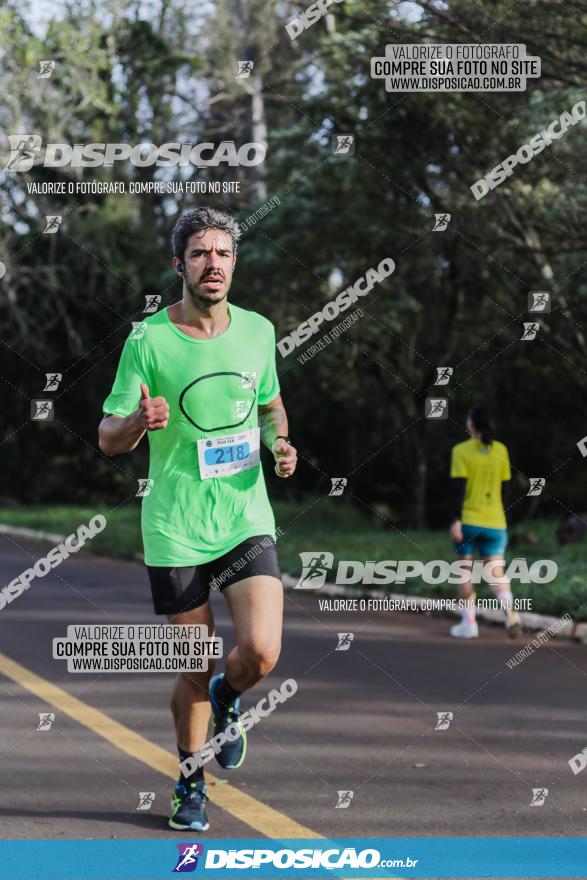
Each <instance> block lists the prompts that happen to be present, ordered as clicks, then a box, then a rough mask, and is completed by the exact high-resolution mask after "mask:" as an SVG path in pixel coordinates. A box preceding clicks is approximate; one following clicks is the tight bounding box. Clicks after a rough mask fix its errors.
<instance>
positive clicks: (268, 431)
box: [259, 406, 287, 449]
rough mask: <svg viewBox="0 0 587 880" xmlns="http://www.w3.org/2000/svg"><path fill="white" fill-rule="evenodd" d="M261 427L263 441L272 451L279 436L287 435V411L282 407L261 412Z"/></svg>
mask: <svg viewBox="0 0 587 880" xmlns="http://www.w3.org/2000/svg"><path fill="white" fill-rule="evenodd" d="M259 425H260V427H261V439H262V440H263V443H264V444H265V446H267V447H268V448H269V449H271V447H272V446H273V443H274V442H275V438H276V437H277V436H278V435H279V434H285V433H287V416H286V414H285V410H284V409H283V408H282V407H280V406H272V407H268V408H267V409H262V410H259ZM284 426H285V427H284Z"/></svg>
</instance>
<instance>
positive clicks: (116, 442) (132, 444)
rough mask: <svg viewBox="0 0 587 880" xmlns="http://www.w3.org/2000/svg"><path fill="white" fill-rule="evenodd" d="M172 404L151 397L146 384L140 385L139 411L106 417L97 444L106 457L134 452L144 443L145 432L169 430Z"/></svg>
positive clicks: (99, 429)
mask: <svg viewBox="0 0 587 880" xmlns="http://www.w3.org/2000/svg"><path fill="white" fill-rule="evenodd" d="M168 421H169V404H168V403H167V401H166V400H165V398H164V397H151V396H150V394H149V389H148V387H147V386H146V385H144V384H143V385H141V400H140V402H139V408H138V409H137V410H136V411H135V412H134V413H131V414H130V415H129V416H126V417H124V418H123V417H121V416H113V415H105V416H104V418H103V419H102V421H101V422H100V427H99V428H98V443H99V446H100V449H101V450H102V452H103V453H104V455H120V454H121V453H123V452H132V450H133V449H136V447H137V446H138V445H139V443H140V442H141V439H142V437H143V435H144V433H145V431H160V430H162V429H163V428H166V427H167V423H168Z"/></svg>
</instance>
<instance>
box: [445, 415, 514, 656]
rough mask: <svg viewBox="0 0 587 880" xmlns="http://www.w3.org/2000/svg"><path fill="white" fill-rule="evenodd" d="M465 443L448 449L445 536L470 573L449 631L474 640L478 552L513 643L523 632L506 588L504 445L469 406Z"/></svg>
mask: <svg viewBox="0 0 587 880" xmlns="http://www.w3.org/2000/svg"><path fill="white" fill-rule="evenodd" d="M467 431H468V432H469V435H470V440H465V441H464V442H463V443H457V444H456V446H453V449H452V456H451V468H450V476H451V483H452V490H453V501H454V509H453V515H454V519H453V522H452V525H451V527H450V536H451V539H452V541H453V546H454V548H455V550H456V553H457V556H458V558H459V559H461V560H470V561H471V562H470V565H468V566H464V568H465V569H466V570H468V572H469V574H468V576H467V577H466V580H464V581H462V582H461V583H460V584H459V596H460V598H461V599H463V600H468V601H467V606H466V607H465V609H464V610H463V612H462V620H461V622H460V623H457V624H456V625H455V626H453V627H452V628H451V631H450V634H451V635H452V636H455V637H457V638H465V639H472V638H476V637H477V636H478V635H479V629H478V626H477V621H476V619H475V599H476V597H475V593H474V591H473V584H472V582H471V577H470V572H471V568H472V564H473V562H472V560H473V558H474V555H475V552H477V553H478V554H479V555H480V556H481V558H482V559H483V562H484V563H489V562H493V563H494V564H493V565H492V566H491V575H492V578H494V579H495V580H494V581H493V582H491V581H490V586H491V588H492V589H493V591H494V592H495V594H496V596H497V598H498V599H499V601H500V603H501V607H502V608H503V610H504V614H505V624H506V628H507V632H508V634H509V635H510V636H511V637H512V638H515V637H516V636H518V635H520V634H521V632H522V627H521V624H520V618H519V616H518V614H517V612H516V611H514V609H513V607H512V606H513V597H512V591H511V587H510V583H509V581H508V580H507V578H506V577H505V572H504V565H505V559H504V554H505V551H506V547H507V544H508V532H507V522H506V517H505V510H504V500H503V492H504V484H505V482H507V481H508V480H510V479H511V471H510V460H509V455H508V451H507V448H506V446H504V444H503V443H500V442H499V440H495V438H494V425H493V420H492V418H491V415H490V413H489V412H488V410H487V409H486V408H485V407H483V406H474V407H473V408H472V409H470V410H469V412H468V413H467Z"/></svg>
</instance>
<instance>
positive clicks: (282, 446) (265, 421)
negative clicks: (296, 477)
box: [259, 394, 298, 477]
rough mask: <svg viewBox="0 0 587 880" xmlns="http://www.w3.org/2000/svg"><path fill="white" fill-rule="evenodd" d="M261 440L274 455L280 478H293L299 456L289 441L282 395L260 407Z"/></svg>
mask: <svg viewBox="0 0 587 880" xmlns="http://www.w3.org/2000/svg"><path fill="white" fill-rule="evenodd" d="M259 426H260V428H261V440H262V441H263V443H264V444H265V446H266V447H267V449H270V450H271V452H272V453H273V456H274V458H275V473H276V474H277V476H278V477H291V475H292V474H293V472H294V471H295V469H296V464H297V458H298V454H297V451H296V449H295V447H294V446H292V445H291V443H290V442H289V439H288V423H287V415H286V412H285V407H284V405H283V401H282V399H281V394H278V395H277V397H276V398H275V399H274V400H272V401H271V403H266V404H264V405H262V406H259Z"/></svg>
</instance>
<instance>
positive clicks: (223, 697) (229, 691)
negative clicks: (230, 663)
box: [214, 675, 241, 709]
mask: <svg viewBox="0 0 587 880" xmlns="http://www.w3.org/2000/svg"><path fill="white" fill-rule="evenodd" d="M240 695H241V692H240V691H235V689H234V688H233V687H232V686H231V685H230V684H229V683H228V679H227V677H226V675H223V676H222V678H221V679H220V681H219V682H218V684H217V685H216V692H215V694H214V696H215V697H216V699H217V700H218V702H219V703H220V705H221V707H222V708H223V709H228V708H229V707H230V706H232V705H233V703H234V702H235V701H236V699H237V697H240Z"/></svg>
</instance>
